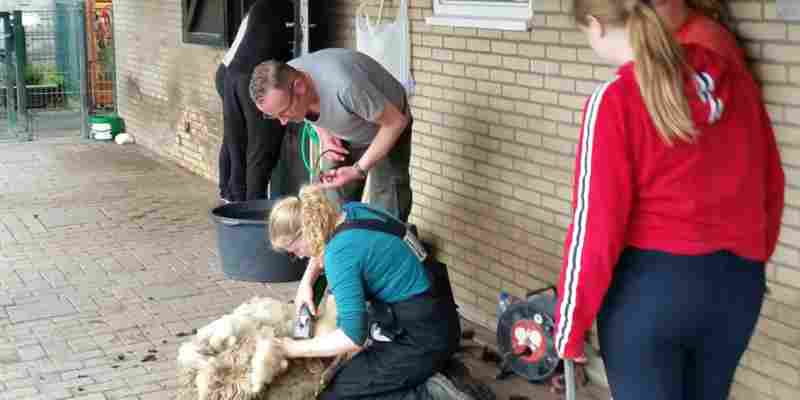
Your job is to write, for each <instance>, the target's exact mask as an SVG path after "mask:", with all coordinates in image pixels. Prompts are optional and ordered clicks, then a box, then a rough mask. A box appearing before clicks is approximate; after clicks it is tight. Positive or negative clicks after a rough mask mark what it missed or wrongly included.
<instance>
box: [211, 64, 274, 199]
mask: <svg viewBox="0 0 800 400" xmlns="http://www.w3.org/2000/svg"><path fill="white" fill-rule="evenodd" d="M222 69H224V66H223V65H221V66H220V68H219V69H218V70H217V79H216V80H217V88H218V90H219V87H220V84H219V82H220V80H222V81H224V84H223V85H222V86H223V94H222V105H223V117H224V134H223V137H222V149H221V150H220V156H219V175H220V176H219V188H220V196H221V197H223V198H225V199H227V200H231V201H242V200H254V199H263V198H267V185H268V184H269V180H270V175H271V174H272V171H273V169H274V168H275V164H277V162H278V157H279V156H280V149H281V142H282V141H283V137H284V135H285V132H286V130H285V128H284V127H283V126H281V124H280V122H278V121H276V120H268V119H264V118H263V114H262V113H261V111H259V110H258V109H257V108H256V105H255V103H253V101H252V100H251V99H250V93H249V85H250V74H246V73H240V72H237V71H234V70H231V69H228V70H227V71H226V72H220V70H222ZM220 75H224V78H221V76H220Z"/></svg>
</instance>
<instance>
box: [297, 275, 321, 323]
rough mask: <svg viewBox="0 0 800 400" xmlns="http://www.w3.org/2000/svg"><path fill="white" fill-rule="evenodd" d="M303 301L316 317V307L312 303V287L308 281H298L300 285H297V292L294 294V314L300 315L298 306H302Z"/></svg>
mask: <svg viewBox="0 0 800 400" xmlns="http://www.w3.org/2000/svg"><path fill="white" fill-rule="evenodd" d="M304 303H305V304H307V305H308V310H309V311H311V315H313V316H315V317H316V316H317V307H316V305H315V304H314V288H313V287H312V286H311V283H310V282H300V286H298V287H297V294H295V296H294V312H295V315H300V308H301V307H303V304H304Z"/></svg>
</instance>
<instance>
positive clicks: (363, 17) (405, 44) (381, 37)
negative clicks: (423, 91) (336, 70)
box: [355, 0, 415, 97]
mask: <svg viewBox="0 0 800 400" xmlns="http://www.w3.org/2000/svg"><path fill="white" fill-rule="evenodd" d="M383 1H384V0H380V8H379V10H378V20H377V22H376V23H375V24H373V23H372V22H371V21H370V19H369V16H368V15H367V14H366V5H367V2H368V0H364V1H363V2H362V3H361V6H359V7H358V11H356V24H355V25H356V49H357V50H358V51H360V52H362V53H364V54H367V55H369V56H370V57H372V58H374V59H375V60H376V61H378V62H379V63H380V64H381V65H383V67H384V68H386V69H387V70H388V71H389V72H391V73H392V76H394V77H395V79H397V80H398V81H400V83H402V84H403V87H404V88H405V89H406V95H408V96H409V97H410V96H412V95H413V94H414V85H415V83H414V78H413V77H412V76H411V37H410V36H409V23H408V0H400V6H399V10H398V11H397V17H396V18H395V20H394V21H393V22H385V23H381V20H382V19H383Z"/></svg>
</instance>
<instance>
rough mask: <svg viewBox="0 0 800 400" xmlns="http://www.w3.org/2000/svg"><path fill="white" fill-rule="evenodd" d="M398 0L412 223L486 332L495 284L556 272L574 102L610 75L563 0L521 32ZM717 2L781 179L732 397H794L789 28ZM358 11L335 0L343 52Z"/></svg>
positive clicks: (796, 300)
mask: <svg viewBox="0 0 800 400" xmlns="http://www.w3.org/2000/svg"><path fill="white" fill-rule="evenodd" d="M373 2H374V4H377V0H373ZM393 3H394V5H395V6H396V5H397V4H398V3H399V2H398V0H394V2H393ZM387 4H392V2H391V1H390V0H387ZM410 4H411V9H410V12H409V14H410V18H411V19H412V23H411V30H412V35H411V36H412V53H413V54H412V57H413V68H414V75H415V78H416V80H417V85H418V86H417V95H416V96H415V97H414V98H413V106H414V107H413V113H414V117H415V137H414V150H413V171H412V174H413V189H414V196H415V197H414V209H413V214H412V220H413V222H415V223H416V224H417V225H418V226H419V228H420V230H421V231H422V232H423V233H424V235H425V236H427V237H428V238H429V239H432V240H433V241H434V242H435V243H436V245H437V246H438V248H439V253H438V255H439V256H440V258H442V259H443V260H445V261H446V262H447V263H448V265H449V266H450V273H451V277H452V279H453V281H454V284H455V290H456V293H457V296H458V301H459V304H460V305H461V309H462V311H463V312H464V314H465V315H466V316H468V317H469V318H470V319H471V320H474V321H476V322H479V323H481V324H483V325H485V326H487V327H493V325H494V314H495V304H496V298H497V294H498V292H499V290H501V289H505V290H508V291H511V292H512V293H515V294H517V295H522V294H523V293H524V292H525V290H526V289H529V288H537V287H541V286H543V285H545V284H546V283H552V282H555V280H556V278H557V274H558V271H559V268H560V259H561V251H562V242H563V238H564V234H565V229H566V227H567V224H568V221H569V208H570V196H571V184H572V182H571V179H572V168H573V161H574V160H573V158H574V155H575V145H576V143H577V137H578V130H579V127H578V124H579V122H580V120H581V108H582V105H583V102H584V101H585V98H586V96H587V95H588V94H590V93H591V92H592V91H593V90H594V88H595V87H596V86H597V85H598V83H600V82H601V81H602V80H605V79H608V78H609V77H610V76H612V74H613V73H614V69H613V68H611V67H610V66H608V65H604V64H602V63H601V62H600V61H598V59H597V57H595V56H594V54H593V53H592V51H591V50H590V49H589V48H588V47H587V44H586V42H585V40H584V38H583V35H582V34H580V32H578V31H577V30H575V29H574V27H573V25H572V22H571V20H570V18H569V16H568V15H567V13H566V11H567V10H568V9H569V7H570V4H571V0H533V4H534V10H535V14H536V15H535V26H534V28H533V30H532V31H531V32H504V31H496V30H485V29H465V28H450V27H441V26H430V25H427V24H426V23H425V21H424V19H425V17H427V16H430V15H431V14H432V12H433V11H432V3H431V0H410ZM729 5H730V9H731V12H732V16H733V21H732V23H733V27H734V28H735V29H736V30H737V31H738V33H739V35H740V37H741V38H742V39H743V44H744V45H745V47H746V48H747V51H748V55H749V57H750V59H751V62H752V66H753V68H754V70H755V71H756V73H757V75H758V77H759V79H760V81H761V82H762V84H763V88H764V94H765V98H766V101H767V102H768V107H769V111H770V114H771V116H772V118H773V121H774V125H775V129H776V133H777V136H778V140H779V142H780V146H781V152H782V155H783V161H784V168H785V172H786V176H787V181H788V186H787V192H786V209H785V213H784V218H783V221H784V222H783V229H782V232H781V238H780V245H779V248H778V250H777V252H776V254H775V256H774V258H773V260H772V262H771V263H770V265H769V286H770V289H771V293H770V294H769V295H768V298H767V300H766V303H765V305H764V309H763V316H762V318H761V320H760V322H759V324H758V327H757V330H758V331H757V333H756V335H755V337H754V338H753V340H752V343H751V346H750V349H749V351H748V352H747V353H746V354H745V356H744V359H743V362H742V366H741V368H739V371H738V372H737V375H736V383H735V387H734V393H733V395H734V397H735V398H737V399H748V400H749V399H754V400H755V399H787V400H788V399H798V398H800V23H798V22H791V23H790V22H785V21H783V20H780V19H778V18H777V15H776V3H775V1H774V0H733V1H729ZM357 6H358V2H354V1H343V0H339V1H338V2H337V3H336V4H335V6H334V10H332V14H333V15H334V17H335V18H337V22H338V23H339V24H340V29H339V31H338V34H337V45H339V46H342V47H355V42H354V35H353V17H354V11H355V9H356V7H357ZM369 10H370V12H371V13H373V15H374V13H375V12H376V11H377V7H375V8H370V9H369ZM386 12H387V15H394V13H395V9H392V8H390V9H388V10H387V11H386Z"/></svg>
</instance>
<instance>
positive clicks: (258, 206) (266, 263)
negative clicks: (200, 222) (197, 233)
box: [211, 200, 307, 282]
mask: <svg viewBox="0 0 800 400" xmlns="http://www.w3.org/2000/svg"><path fill="white" fill-rule="evenodd" d="M274 204H275V201H274V200H251V201H243V202H237V203H231V204H226V205H223V206H219V207H217V208H215V209H213V210H212V211H211V218H212V219H213V220H214V222H216V224H217V242H218V245H219V255H220V259H221V261H222V271H223V273H225V276H226V277H227V278H229V279H233V280H238V281H250V282H291V281H299V280H300V278H302V277H303V272H304V271H305V269H306V263H307V261H306V260H294V261H293V259H292V258H291V257H289V255H288V254H284V253H280V252H277V251H275V250H273V249H272V246H271V245H270V243H269V230H268V229H267V222H266V217H267V216H268V215H269V212H270V210H272V206H273V205H274Z"/></svg>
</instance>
